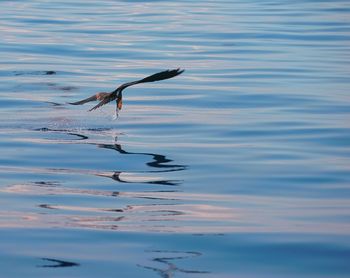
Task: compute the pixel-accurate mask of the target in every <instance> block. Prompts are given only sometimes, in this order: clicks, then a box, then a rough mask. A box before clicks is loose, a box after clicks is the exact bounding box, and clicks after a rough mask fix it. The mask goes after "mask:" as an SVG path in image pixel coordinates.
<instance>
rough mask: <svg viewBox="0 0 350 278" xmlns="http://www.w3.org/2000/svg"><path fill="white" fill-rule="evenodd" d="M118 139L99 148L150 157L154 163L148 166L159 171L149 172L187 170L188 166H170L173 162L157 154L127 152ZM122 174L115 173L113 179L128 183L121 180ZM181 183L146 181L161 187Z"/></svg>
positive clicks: (176, 181) (175, 181)
mask: <svg viewBox="0 0 350 278" xmlns="http://www.w3.org/2000/svg"><path fill="white" fill-rule="evenodd" d="M117 140H118V137H115V143H114V144H97V146H98V147H99V148H104V149H110V150H115V151H117V152H118V153H120V154H123V155H143V156H150V157H152V161H150V162H147V163H146V165H147V166H149V167H153V168H157V169H159V170H156V171H147V172H153V173H154V172H163V173H164V172H174V171H182V170H185V169H187V166H186V165H180V164H168V163H169V162H172V161H173V160H171V159H168V158H167V157H166V156H165V155H162V154H156V153H148V152H128V151H125V150H124V149H123V148H122V146H121V145H120V144H118V143H117ZM121 174H122V172H118V171H116V172H114V174H113V175H112V176H111V178H112V179H114V180H116V181H118V182H128V183H130V181H125V180H123V179H121V177H120V175H121ZM179 182H180V181H178V180H156V181H146V182H145V183H148V184H161V185H178V184H179Z"/></svg>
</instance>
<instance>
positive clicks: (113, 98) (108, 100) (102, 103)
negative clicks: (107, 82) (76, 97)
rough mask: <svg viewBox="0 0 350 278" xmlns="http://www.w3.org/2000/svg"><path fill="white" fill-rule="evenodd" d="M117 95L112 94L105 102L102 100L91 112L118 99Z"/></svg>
mask: <svg viewBox="0 0 350 278" xmlns="http://www.w3.org/2000/svg"><path fill="white" fill-rule="evenodd" d="M116 97H117V96H116V95H114V94H110V95H108V96H106V97H105V98H104V99H103V100H101V101H100V102H99V103H98V104H97V105H96V106H94V107H92V108H91V109H90V110H89V111H92V110H95V109H97V108H100V107H101V106H102V105H105V104H107V103H108V102H111V101H112V100H115V99H116Z"/></svg>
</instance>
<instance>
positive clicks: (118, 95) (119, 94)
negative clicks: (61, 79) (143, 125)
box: [69, 68, 184, 116]
mask: <svg viewBox="0 0 350 278" xmlns="http://www.w3.org/2000/svg"><path fill="white" fill-rule="evenodd" d="M183 72H184V70H180V68H178V69H173V70H166V71H161V72H158V73H155V74H152V75H150V76H147V77H145V78H143V79H140V80H136V81H133V82H128V83H124V84H122V85H120V86H119V87H118V88H117V89H115V90H114V91H112V92H110V93H105V92H100V93H97V94H95V95H93V96H91V97H88V98H86V99H83V100H80V101H77V102H70V103H69V104H72V105H81V104H84V103H87V102H90V101H97V100H98V101H100V102H99V103H98V104H97V105H96V106H94V107H92V108H91V109H90V110H89V111H92V110H95V109H97V108H100V107H101V106H103V105H105V104H107V103H109V102H111V101H114V100H116V116H118V112H119V110H121V109H122V106H123V100H122V99H123V90H124V89H126V88H127V87H129V86H133V85H136V84H140V83H148V82H155V81H160V80H164V79H169V78H173V77H175V76H177V75H179V74H181V73H183Z"/></svg>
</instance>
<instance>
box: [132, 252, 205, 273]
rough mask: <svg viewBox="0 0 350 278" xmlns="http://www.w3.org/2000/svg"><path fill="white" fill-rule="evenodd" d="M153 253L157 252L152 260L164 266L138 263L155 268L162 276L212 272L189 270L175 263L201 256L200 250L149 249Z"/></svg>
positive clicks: (148, 267)
mask: <svg viewBox="0 0 350 278" xmlns="http://www.w3.org/2000/svg"><path fill="white" fill-rule="evenodd" d="M147 252H150V253H152V254H156V256H155V257H154V258H152V261H153V262H155V263H160V264H162V265H163V266H164V267H163V268H161V267H159V268H158V267H153V266H145V265H137V266H139V267H142V268H144V269H149V270H153V271H154V272H156V273H157V274H158V275H159V276H160V277H162V278H171V277H174V276H175V274H176V273H186V274H206V273H210V272H208V271H201V270H188V269H184V268H181V267H178V266H177V265H176V263H175V261H177V260H184V259H189V258H193V257H199V256H201V255H202V254H201V253H199V252H193V251H185V252H181V251H162V250H152V251H147Z"/></svg>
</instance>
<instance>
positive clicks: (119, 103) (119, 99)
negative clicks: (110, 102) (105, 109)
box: [114, 92, 123, 119]
mask: <svg viewBox="0 0 350 278" xmlns="http://www.w3.org/2000/svg"><path fill="white" fill-rule="evenodd" d="M122 98H123V95H122V92H120V93H119V94H118V96H117V100H116V107H115V114H114V119H117V118H118V115H119V111H120V110H121V109H122V106H123V101H122Z"/></svg>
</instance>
